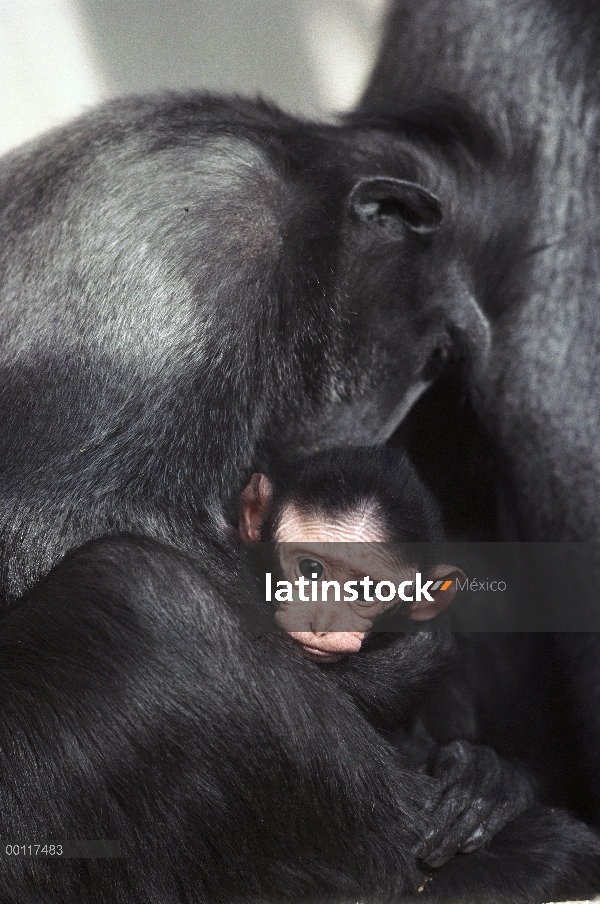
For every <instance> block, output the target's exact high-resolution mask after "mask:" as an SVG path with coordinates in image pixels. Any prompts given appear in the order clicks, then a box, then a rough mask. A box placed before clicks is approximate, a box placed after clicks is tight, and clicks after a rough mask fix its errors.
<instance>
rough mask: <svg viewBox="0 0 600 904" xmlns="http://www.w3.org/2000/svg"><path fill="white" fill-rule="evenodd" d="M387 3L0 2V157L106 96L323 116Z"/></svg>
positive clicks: (368, 55) (359, 70)
mask: <svg viewBox="0 0 600 904" xmlns="http://www.w3.org/2000/svg"><path fill="white" fill-rule="evenodd" d="M384 9H385V0H0V152H2V151H4V150H6V149H8V148H10V147H12V146H14V145H17V144H20V143H21V142H22V141H26V140H27V139H28V138H31V137H33V136H34V135H36V134H37V133H39V132H41V131H44V130H45V129H48V128H50V127H52V126H54V125H57V124H59V123H61V122H64V121H65V120H67V119H70V118H71V117H73V116H75V115H76V114H77V113H79V112H81V111H82V110H84V109H86V108H88V107H90V106H93V105H94V104H96V103H98V102H99V101H101V100H103V99H104V98H108V97H113V96H115V95H119V94H127V93H131V92H138V91H146V90H152V89H155V88H190V87H193V88H208V89H213V90H217V91H239V92H240V93H243V94H248V95H255V94H256V93H257V92H260V93H261V94H262V95H263V96H265V97H267V98H270V99H272V100H275V101H277V102H278V103H279V104H281V106H283V107H284V108H285V109H287V110H290V111H292V112H296V113H300V114H304V115H309V116H311V115H312V116H327V115H329V114H331V113H334V112H338V111H342V110H345V109H347V108H348V107H350V106H351V105H352V103H353V102H354V100H355V99H356V98H357V96H358V94H359V92H360V90H361V87H362V85H363V84H364V80H365V78H366V75H367V73H368V70H369V66H370V64H371V61H372V58H373V54H374V51H375V47H376V44H377V39H378V34H379V26H380V22H381V17H382V14H383V12H384Z"/></svg>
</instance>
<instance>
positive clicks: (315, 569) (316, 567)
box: [298, 559, 325, 581]
mask: <svg viewBox="0 0 600 904" xmlns="http://www.w3.org/2000/svg"><path fill="white" fill-rule="evenodd" d="M298 571H299V572H300V574H301V575H302V577H303V578H307V579H308V580H309V581H311V580H312V581H320V580H321V578H322V577H323V575H324V574H325V569H324V568H323V566H322V565H321V563H320V562H317V560H316V559H302V561H301V562H299V563H298Z"/></svg>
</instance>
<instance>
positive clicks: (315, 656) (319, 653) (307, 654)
mask: <svg viewBox="0 0 600 904" xmlns="http://www.w3.org/2000/svg"><path fill="white" fill-rule="evenodd" d="M294 646H295V647H296V648H297V649H298V650H299V652H300V653H301V655H302V656H304V658H305V659H309V660H310V661H311V662H339V660H340V659H343V658H344V656H347V655H348V654H347V653H333V652H331V651H329V650H320V649H319V648H318V647H311V646H310V645H309V644H306V643H302V642H301V641H299V640H296V639H294Z"/></svg>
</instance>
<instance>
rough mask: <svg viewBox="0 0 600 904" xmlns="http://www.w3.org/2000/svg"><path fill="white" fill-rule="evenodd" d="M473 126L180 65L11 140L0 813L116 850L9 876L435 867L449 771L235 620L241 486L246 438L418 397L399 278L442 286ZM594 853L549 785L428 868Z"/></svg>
mask: <svg viewBox="0 0 600 904" xmlns="http://www.w3.org/2000/svg"><path fill="white" fill-rule="evenodd" d="M463 144H464V143H463V142H462V141H459V142H458V145H457V146H456V147H455V146H454V145H451V146H450V147H449V148H448V157H447V158H442V157H440V156H439V155H438V154H437V152H435V153H430V152H429V151H428V149H427V147H426V146H425V145H424V144H423V143H422V142H419V141H413V140H410V139H409V140H406V141H405V140H402V139H399V138H398V137H397V136H396V135H391V134H388V133H386V132H385V131H382V132H379V133H376V132H374V131H372V130H371V129H367V130H363V129H361V128H359V127H354V126H352V125H349V126H348V127H347V128H342V129H336V128H333V127H320V126H311V125H307V124H305V123H302V122H299V121H297V120H295V119H292V118H290V117H287V116H285V115H284V114H282V113H279V112H278V111H276V110H273V109H272V108H270V107H267V106H265V105H254V104H251V103H247V102H244V101H241V100H223V99H219V98H211V97H206V96H199V95H187V96H178V95H167V96H162V97H158V98H153V99H137V100H133V101H124V102H119V103H114V104H110V105H108V106H106V107H104V108H102V109H101V110H99V111H98V112H96V113H93V114H91V115H89V116H87V117H84V118H83V119H81V120H79V121H78V122H76V123H74V124H73V125H72V126H69V127H68V128H66V129H63V130H60V131H58V132H57V133H55V134H54V135H53V136H50V137H49V138H45V139H42V140H40V141H39V142H37V143H35V144H34V145H32V146H30V147H28V148H25V149H23V150H21V151H17V152H15V153H13V154H11V155H9V156H8V157H6V158H4V160H3V161H2V163H1V164H0V298H1V309H2V332H1V341H0V371H1V381H0V386H1V390H0V418H1V422H2V428H3V429H2V433H1V436H0V461H2V471H1V473H0V538H1V566H2V567H1V580H2V594H3V600H4V602H5V612H4V616H3V623H2V630H1V632H0V649H1V651H2V653H1V659H0V664H1V665H0V667H1V671H2V674H1V684H2V700H1V701H0V715H1V717H2V718H1V720H0V725H1V727H0V732H1V737H2V741H1V743H0V775H1V781H0V795H1V799H0V822H1V826H0V830H1V835H2V837H3V838H5V839H8V840H13V841H18V840H23V841H25V840H31V841H36V840H39V839H40V836H43V837H42V838H41V840H45V839H50V838H55V839H57V838H60V837H61V836H62V838H82V837H83V838H88V839H89V838H90V837H92V838H94V837H99V838H106V837H111V836H113V837H115V836H116V837H118V838H120V839H121V840H122V842H123V845H124V850H125V853H126V855H127V859H126V860H125V861H122V862H121V861H110V862H109V861H106V862H102V861H98V862H94V861H70V862H61V863H34V862H33V861H31V860H27V861H25V860H24V861H18V862H14V861H11V862H10V863H8V864H5V866H6V869H3V870H2V875H1V876H0V883H3V885H0V897H1V898H4V899H5V900H7V901H9V900H10V901H19V902H23V904H38V902H41V901H44V902H46V901H56V900H60V901H61V904H82V902H97V901H99V900H105V899H106V898H107V896H108V897H110V899H111V901H114V902H115V904H121V902H123V904H133V902H136V904H137V902H138V901H139V900H140V899H143V900H146V901H156V902H157V904H158V902H161V904H162V902H164V901H165V900H169V901H176V902H182V904H183V902H184V901H185V902H187V901H200V902H203V901H211V902H213V901H225V900H226V901H228V902H229V901H231V900H238V901H257V900H261V901H262V900H265V899H269V898H270V899H272V900H274V901H279V900H282V899H286V898H287V899H288V900H290V899H294V900H299V899H306V898H308V897H311V896H314V897H317V898H319V897H321V898H323V897H328V898H329V899H333V900H336V899H337V900H340V901H343V900H346V899H353V900H356V899H357V898H358V897H361V896H365V895H372V896H373V897H376V898H377V899H381V900H386V899H387V900H391V899H397V898H398V897H399V896H401V895H402V894H404V893H411V892H416V890H417V889H418V888H419V887H420V886H421V883H422V881H423V878H424V875H425V874H424V872H423V870H421V869H420V868H419V866H418V864H417V862H416V860H415V855H414V853H413V852H414V851H416V850H418V845H419V844H422V841H423V838H424V837H425V835H426V834H427V829H428V826H427V821H426V820H427V817H426V813H425V812H424V803H425V802H426V801H427V800H429V799H430V797H431V789H432V788H433V791H434V796H435V791H436V785H435V779H433V778H431V777H427V776H423V775H420V774H419V773H418V772H417V771H416V770H415V769H414V768H413V769H411V768H410V764H409V763H407V762H406V761H405V759H404V758H403V757H402V756H401V755H400V754H399V753H398V752H397V751H394V750H393V749H392V748H391V747H390V746H389V745H388V744H386V742H385V741H383V740H382V738H381V737H380V736H379V735H378V734H377V732H376V731H375V729H374V728H373V727H372V726H371V725H369V723H368V721H367V720H366V719H365V717H364V716H363V715H362V714H361V713H360V711H359V710H358V708H357V707H356V705H355V704H354V703H353V702H352V700H351V699H350V698H349V697H348V695H347V694H346V693H345V692H344V691H343V690H342V689H340V688H338V687H335V686H334V685H333V684H332V683H331V682H329V681H328V680H327V679H326V676H323V675H321V673H320V672H319V667H318V666H317V665H315V664H314V663H309V662H306V661H303V660H301V659H298V658H297V657H295V658H293V657H291V656H290V651H289V650H288V649H287V648H285V649H283V650H281V651H278V650H277V648H276V645H275V644H272V645H264V646H262V645H258V646H253V645H252V644H251V643H250V641H249V639H248V637H247V635H243V634H242V632H241V631H240V630H239V628H238V625H237V621H236V618H235V614H234V613H233V612H232V610H231V608H230V603H231V600H232V598H233V594H234V591H235V590H236V589H237V588H236V587H234V586H232V584H231V580H232V575H233V573H234V571H233V565H232V562H231V560H230V557H228V555H227V546H226V540H225V536H226V534H227V531H226V523H225V520H224V518H223V515H222V512H223V507H224V506H225V508H226V507H227V503H228V500H233V499H236V500H237V497H238V495H239V492H240V490H241V488H242V486H243V479H244V476H245V475H244V472H249V469H250V467H251V466H252V465H253V464H254V463H256V464H259V463H261V461H262V460H264V461H265V462H266V463H267V464H268V462H269V460H270V459H271V458H273V457H276V456H277V455H278V454H279V453H280V452H281V453H283V452H286V451H289V450H290V449H291V450H294V451H297V450H298V449H299V448H300V449H302V448H306V449H310V448H312V447H314V446H317V445H327V444H329V445H332V444H334V443H336V442H348V441H354V442H360V441H363V440H364V441H370V440H372V439H373V436H374V435H375V434H377V433H379V434H381V435H382V436H384V437H385V436H387V435H388V434H389V432H390V431H391V430H393V428H394V426H395V424H396V423H397V422H398V421H399V420H400V419H401V418H402V415H403V412H404V402H402V404H400V405H398V396H397V393H398V387H402V386H403V385H404V384H405V383H406V381H407V379H408V376H407V375H408V374H410V373H412V372H413V370H414V360H413V357H412V355H411V354H409V355H406V353H405V350H404V349H403V348H402V347H401V346H400V344H399V343H398V341H397V336H398V334H399V331H400V325H401V323H402V322H403V319H404V312H403V311H402V310H399V312H398V313H397V310H398V306H397V303H396V294H397V288H398V285H401V286H402V287H403V288H404V291H405V293H406V296H407V298H409V299H410V300H411V303H414V304H415V306H416V308H417V309H418V308H419V306H420V303H421V299H429V300H431V299H432V298H436V297H437V298H438V299H439V300H440V301H441V299H443V298H445V297H446V296H447V287H446V285H445V283H447V282H448V280H451V278H452V274H453V273H454V270H455V258H454V245H453V244H452V243H448V244H447V245H446V246H445V251H443V252H441V251H440V250H439V246H435V247H436V251H435V254H434V255H433V257H432V256H431V249H432V247H433V245H432V243H431V239H432V236H433V235H434V234H435V232H436V230H438V228H439V227H440V223H441V219H442V211H441V207H440V203H439V201H438V199H437V197H436V194H435V193H434V192H433V189H434V188H438V186H440V187H441V186H442V183H443V184H445V185H446V186H447V191H446V194H448V195H450V194H452V190H453V186H455V185H456V178H455V176H454V175H453V168H452V158H453V154H454V155H456V154H459V155H461V154H462V153H463ZM459 146H460V147H459ZM477 147H478V146H477V144H476V145H475V146H473V147H470V146H469V140H468V139H467V140H466V147H465V148H464V154H465V155H466V158H467V159H468V160H469V159H471V157H472V156H473V154H476V153H477ZM513 177H514V174H513V171H512V170H511V171H510V178H511V179H512V178H513ZM382 198H383V200H382ZM382 206H383V209H382ZM433 271H435V273H434V272H433ZM436 293H437V294H436ZM439 343H440V337H438V336H436V337H433V338H432V339H431V345H432V349H431V351H432V354H433V351H434V348H435V347H437V346H438V345H439ZM416 351H417V352H418V353H419V354H420V351H421V346H420V345H419V347H418V349H416ZM256 464H254V466H255V467H256ZM124 532H128V533H129V534H135V535H137V537H130V538H129V539H127V538H123V537H122V536H121V537H120V538H119V537H118V536H117V535H122V534H123V533H124ZM219 532H221V533H222V534H223V540H222V541H219V540H218V534H219ZM107 534H109V535H113V539H105V540H101V539H97V538H99V537H101V536H102V535H107ZM215 536H216V537H217V539H215ZM86 541H94V542H91V545H88V546H85V543H86ZM82 544H84V545H83V548H81V549H79V551H78V552H73V550H75V549H76V548H78V547H81V546H82ZM70 551H71V552H72V555H71V557H70V558H67V559H66V560H65V561H64V562H63V563H62V564H58V565H57V564H56V563H59V562H60V560H62V559H63V558H64V556H65V554H68V553H69V552H70ZM53 566H56V567H55V570H53V571H52V567H53ZM51 571H52V573H51V574H49V572H51ZM206 573H209V574H210V576H211V578H210V581H209V580H208V578H207V577H206ZM44 575H46V576H47V577H46V578H44ZM416 652H418V651H416ZM416 658H417V661H416V662H415V674H416V670H417V669H418V667H419V664H420V663H419V658H418V657H416ZM421 665H422V663H421ZM438 790H439V786H438ZM424 820H425V823H424ZM32 836H36V837H32ZM529 839H534V840H533V841H530V840H529ZM540 857H541V860H540ZM598 864H600V857H598V841H597V839H596V838H595V836H593V835H592V834H591V833H590V832H589V831H588V830H587V829H586V828H585V827H584V826H581V825H578V824H577V823H575V822H574V821H572V820H569V818H568V817H564V816H562V815H561V814H558V813H556V814H552V813H550V812H547V811H543V810H541V811H540V810H538V811H536V810H534V809H530V810H528V811H527V812H525V813H524V814H522V815H521V816H519V817H518V819H517V820H516V821H515V822H513V823H511V824H510V825H508V826H507V827H506V829H504V830H503V831H502V832H501V833H500V834H499V835H497V836H496V838H495V839H494V840H493V842H492V847H491V848H490V852H489V854H488V852H486V851H478V852H475V853H474V854H470V855H468V856H464V857H462V856H461V857H458V856H457V857H455V858H454V859H453V860H452V861H451V862H450V863H449V864H447V865H446V866H444V867H442V870H443V871H444V872H443V873H442V871H439V872H438V873H435V874H434V876H433V878H432V881H430V882H427V883H426V887H425V889H424V891H423V894H424V895H429V896H430V897H433V899H434V900H435V899H437V900H449V899H451V898H452V896H453V895H457V896H458V895H461V894H463V893H468V894H473V895H478V894H479V893H480V891H481V889H482V888H485V890H486V896H487V897H488V899H489V900H498V901H506V902H508V901H510V902H515V901H518V900H522V901H542V900H544V899H549V898H552V897H555V898H556V897H558V896H559V895H561V894H563V893H565V894H566V893H570V894H576V893H581V894H588V893H589V892H590V891H591V890H592V888H593V887H594V884H595V883H597V880H598V875H597V872H598ZM443 877H445V878H443ZM425 878H429V877H428V876H427V875H425Z"/></svg>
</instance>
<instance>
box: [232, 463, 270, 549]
mask: <svg viewBox="0 0 600 904" xmlns="http://www.w3.org/2000/svg"><path fill="white" fill-rule="evenodd" d="M272 498H273V487H272V486H271V481H270V480H269V478H268V477H265V475H264V474H253V475H252V478H251V480H250V483H249V484H248V486H247V487H246V489H245V490H244V491H243V493H242V495H241V497H240V539H241V540H242V542H243V543H255V542H257V541H258V540H260V528H261V525H262V523H263V521H264V520H265V516H266V514H267V509H268V508H269V505H270V504H271V499H272Z"/></svg>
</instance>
